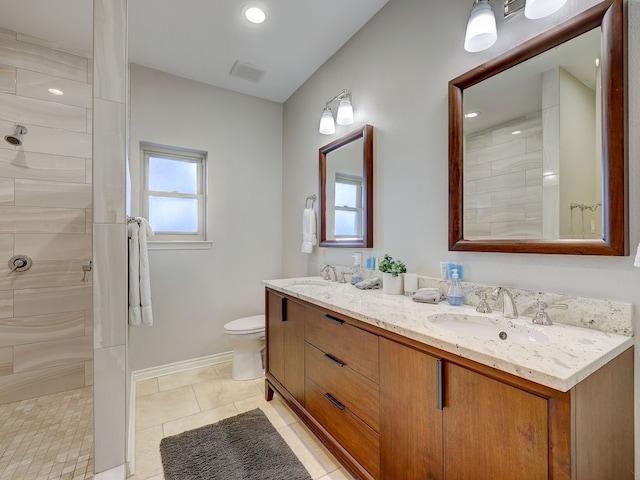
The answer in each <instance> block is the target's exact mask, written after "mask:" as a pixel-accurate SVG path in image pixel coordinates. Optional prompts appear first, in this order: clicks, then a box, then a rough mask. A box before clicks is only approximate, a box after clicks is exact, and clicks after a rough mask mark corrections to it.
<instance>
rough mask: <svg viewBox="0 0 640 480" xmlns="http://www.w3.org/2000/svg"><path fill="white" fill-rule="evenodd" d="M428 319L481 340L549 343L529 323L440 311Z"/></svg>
mask: <svg viewBox="0 0 640 480" xmlns="http://www.w3.org/2000/svg"><path fill="white" fill-rule="evenodd" d="M427 319H428V320H429V321H430V322H431V323H432V324H433V325H434V326H436V327H438V328H441V329H443V330H447V331H449V332H452V333H456V334H458V335H461V336H469V337H474V338H477V339H480V340H501V341H504V342H506V343H520V344H531V343H547V342H548V341H549V337H548V336H547V335H545V334H544V333H542V332H539V331H538V330H535V329H533V328H531V327H528V326H527V325H518V324H514V323H511V322H508V321H504V320H497V319H495V318H491V317H482V316H480V315H467V314H457V313H438V314H435V315H429V317H427Z"/></svg>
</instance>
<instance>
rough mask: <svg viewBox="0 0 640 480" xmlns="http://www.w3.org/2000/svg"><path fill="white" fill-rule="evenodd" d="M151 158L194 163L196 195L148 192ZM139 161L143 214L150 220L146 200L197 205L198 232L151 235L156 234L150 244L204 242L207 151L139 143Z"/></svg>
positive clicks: (205, 234)
mask: <svg viewBox="0 0 640 480" xmlns="http://www.w3.org/2000/svg"><path fill="white" fill-rule="evenodd" d="M150 157H154V158H161V159H166V160H171V161H178V162H188V163H194V164H196V166H197V193H195V194H189V193H179V192H167V191H162V190H160V191H156V190H153V191H152V190H150V189H149V159H150ZM140 158H141V160H142V161H141V164H142V215H143V216H144V217H145V218H147V219H149V218H150V215H149V213H150V210H149V198H150V197H165V198H193V199H196V200H197V203H198V217H197V222H198V231H197V233H190V232H164V231H162V232H154V233H155V235H154V236H152V237H149V239H148V241H149V243H155V244H160V243H164V242H166V243H169V244H178V243H185V244H188V243H194V242H206V240H207V230H208V229H207V152H204V151H200V150H190V149H186V148H180V147H169V146H164V145H156V144H151V143H145V142H141V143H140Z"/></svg>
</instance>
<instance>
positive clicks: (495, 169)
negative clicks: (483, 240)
mask: <svg viewBox="0 0 640 480" xmlns="http://www.w3.org/2000/svg"><path fill="white" fill-rule="evenodd" d="M534 168H539V169H541V170H542V156H541V155H540V153H539V152H533V153H525V154H523V155H515V156H513V157H509V158H504V159H502V160H496V161H495V162H491V172H492V174H493V175H506V174H507V173H515V172H522V171H523V170H524V171H527V170H531V169H534ZM540 178H542V175H541V176H540ZM17 188H18V186H17V185H16V191H17Z"/></svg>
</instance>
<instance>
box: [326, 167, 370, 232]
mask: <svg viewBox="0 0 640 480" xmlns="http://www.w3.org/2000/svg"><path fill="white" fill-rule="evenodd" d="M338 183H342V184H344V185H355V186H356V188H357V193H356V206H355V207H347V206H344V205H341V206H338V205H336V204H335V203H336V190H337V188H336V187H335V185H337V184H338ZM363 183H364V182H363V178H362V177H361V176H359V175H351V174H348V173H342V172H336V174H335V183H334V191H333V216H334V218H333V222H334V227H333V229H334V236H335V238H336V239H341V240H344V239H351V238H362V235H363V234H362V230H363V223H364V207H363V202H364V199H363V198H362V196H363V192H364V185H363ZM339 211H340V212H356V214H357V221H358V231H357V233H356V236H353V235H339V234H337V233H335V224H336V218H335V216H336V214H337V213H338V212H339Z"/></svg>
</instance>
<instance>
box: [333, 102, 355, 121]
mask: <svg viewBox="0 0 640 480" xmlns="http://www.w3.org/2000/svg"><path fill="white" fill-rule="evenodd" d="M336 123H337V124H338V125H351V124H352V123H353V105H351V100H349V99H348V98H343V99H342V100H340V106H339V107H338V113H337V114H336Z"/></svg>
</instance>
